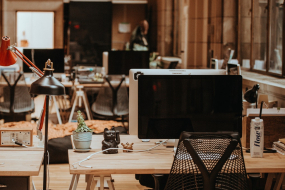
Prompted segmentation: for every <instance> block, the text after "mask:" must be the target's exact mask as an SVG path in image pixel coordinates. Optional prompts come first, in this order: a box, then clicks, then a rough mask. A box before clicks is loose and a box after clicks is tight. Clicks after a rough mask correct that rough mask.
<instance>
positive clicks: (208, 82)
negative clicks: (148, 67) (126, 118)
mask: <svg viewBox="0 0 285 190" xmlns="http://www.w3.org/2000/svg"><path fill="white" fill-rule="evenodd" d="M241 130H242V77H241V76H240V75H203V76H202V75H184V76H181V75H180V76H177V75H167V76H165V75H155V76H153V75H140V76H139V78H138V136H139V138H141V139H179V136H180V134H181V132H182V131H189V132H193V131H194V132H217V131H237V132H239V134H240V136H241Z"/></svg>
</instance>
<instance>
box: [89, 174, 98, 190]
mask: <svg viewBox="0 0 285 190" xmlns="http://www.w3.org/2000/svg"><path fill="white" fill-rule="evenodd" d="M96 185H97V180H96V179H95V178H94V177H92V180H91V184H90V190H94V189H95V187H96Z"/></svg>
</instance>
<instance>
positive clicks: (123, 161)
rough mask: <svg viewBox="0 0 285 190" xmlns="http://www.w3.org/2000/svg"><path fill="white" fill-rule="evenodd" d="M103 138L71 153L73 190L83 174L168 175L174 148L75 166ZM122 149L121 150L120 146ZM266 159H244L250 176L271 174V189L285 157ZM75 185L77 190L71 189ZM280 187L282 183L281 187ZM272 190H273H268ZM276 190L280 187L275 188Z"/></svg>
mask: <svg viewBox="0 0 285 190" xmlns="http://www.w3.org/2000/svg"><path fill="white" fill-rule="evenodd" d="M120 137H121V142H123V143H126V142H129V143H131V142H133V143H134V150H145V149H148V148H151V147H153V146H155V144H154V143H155V142H156V141H157V140H150V142H141V140H139V139H138V138H137V136H135V135H121V136H120ZM102 140H103V136H98V135H93V139H92V144H91V148H92V150H91V151H90V152H86V153H78V152H74V151H73V150H69V152H68V154H69V167H70V174H73V181H72V183H71V186H70V190H71V189H76V184H77V182H76V181H77V180H78V179H79V175H80V174H89V175H111V174H169V172H170V169H171V166H172V162H173V158H174V156H173V148H166V147H165V146H163V145H161V146H159V147H157V148H155V149H153V150H151V151H149V152H130V153H123V152H122V150H119V153H118V154H102V153H100V154H97V155H94V156H93V157H91V158H90V159H89V160H87V161H86V162H83V163H82V165H85V166H92V168H84V167H80V166H78V165H76V167H77V168H73V166H72V164H73V163H75V162H77V161H80V160H83V159H85V158H86V157H87V156H89V155H91V154H92V153H94V152H97V151H101V146H102V143H101V142H102ZM119 148H122V146H121V145H120V146H119ZM263 155H264V158H251V157H250V154H249V153H245V152H244V160H245V166H246V171H247V173H270V174H272V175H269V177H268V181H267V184H266V187H271V184H272V179H273V176H274V175H273V174H276V173H277V174H278V175H277V178H280V181H278V183H279V184H280V183H281V182H282V179H283V177H284V173H285V162H284V160H285V156H283V155H281V154H279V153H274V154H263ZM72 185H74V187H73V188H72ZM280 185H281V184H280ZM267 189H270V188H267ZM276 189H277V187H276Z"/></svg>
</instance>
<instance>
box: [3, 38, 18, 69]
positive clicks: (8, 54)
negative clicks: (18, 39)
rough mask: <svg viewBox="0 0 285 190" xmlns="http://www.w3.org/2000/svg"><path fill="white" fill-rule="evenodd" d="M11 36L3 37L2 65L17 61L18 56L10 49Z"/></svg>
mask: <svg viewBox="0 0 285 190" xmlns="http://www.w3.org/2000/svg"><path fill="white" fill-rule="evenodd" d="M9 46H10V38H9V37H8V36H4V37H2V45H1V49H0V65H1V66H10V65H13V64H15V63H16V61H17V56H16V55H15V54H14V53H13V52H12V51H10V49H9Z"/></svg>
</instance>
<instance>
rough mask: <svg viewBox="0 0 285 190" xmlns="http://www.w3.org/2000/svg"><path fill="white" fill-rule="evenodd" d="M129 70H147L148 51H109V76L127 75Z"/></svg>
mask: <svg viewBox="0 0 285 190" xmlns="http://www.w3.org/2000/svg"><path fill="white" fill-rule="evenodd" d="M130 69H149V51H109V55H108V74H109V75H117V74H125V75H129V70H130Z"/></svg>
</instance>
